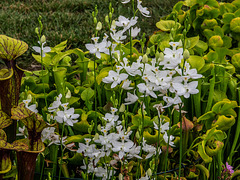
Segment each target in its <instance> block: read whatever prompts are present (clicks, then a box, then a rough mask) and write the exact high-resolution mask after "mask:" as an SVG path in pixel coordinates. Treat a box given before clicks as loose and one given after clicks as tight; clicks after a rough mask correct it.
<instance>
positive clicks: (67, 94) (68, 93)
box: [66, 88, 72, 99]
mask: <svg viewBox="0 0 240 180" xmlns="http://www.w3.org/2000/svg"><path fill="white" fill-rule="evenodd" d="M66 89H67V93H66V98H67V99H69V98H71V96H72V94H71V91H70V90H69V89H68V88H66Z"/></svg>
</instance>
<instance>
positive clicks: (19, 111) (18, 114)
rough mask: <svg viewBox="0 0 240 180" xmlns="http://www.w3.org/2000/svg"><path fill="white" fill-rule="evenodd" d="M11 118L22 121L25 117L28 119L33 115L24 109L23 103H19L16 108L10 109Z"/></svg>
mask: <svg viewBox="0 0 240 180" xmlns="http://www.w3.org/2000/svg"><path fill="white" fill-rule="evenodd" d="M11 114H12V116H11V118H12V119H14V120H22V119H25V118H27V117H30V116H32V115H33V114H34V112H32V111H31V110H29V109H27V108H26V107H25V104H24V103H20V104H19V105H18V106H17V107H16V108H12V110H11Z"/></svg>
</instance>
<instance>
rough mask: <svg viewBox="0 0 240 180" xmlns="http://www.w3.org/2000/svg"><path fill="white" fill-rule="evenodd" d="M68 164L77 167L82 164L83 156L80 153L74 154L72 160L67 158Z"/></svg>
mask: <svg viewBox="0 0 240 180" xmlns="http://www.w3.org/2000/svg"><path fill="white" fill-rule="evenodd" d="M68 162H69V164H73V165H79V164H81V163H82V162H83V155H82V154H81V153H75V154H74V156H73V157H72V158H68Z"/></svg>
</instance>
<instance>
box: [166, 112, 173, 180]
mask: <svg viewBox="0 0 240 180" xmlns="http://www.w3.org/2000/svg"><path fill="white" fill-rule="evenodd" d="M168 110H169V108H168ZM169 111H170V110H169ZM169 114H170V116H169V117H170V122H169V131H170V129H171V122H172V115H171V113H170V112H169ZM169 142H170V135H168V143H167V152H166V156H165V163H164V166H165V167H164V179H166V175H167V173H166V172H167V163H168V148H169Z"/></svg>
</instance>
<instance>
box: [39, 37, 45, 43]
mask: <svg viewBox="0 0 240 180" xmlns="http://www.w3.org/2000/svg"><path fill="white" fill-rule="evenodd" d="M40 41H41V43H44V42H46V37H45V36H44V35H42V37H41V39H40Z"/></svg>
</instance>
